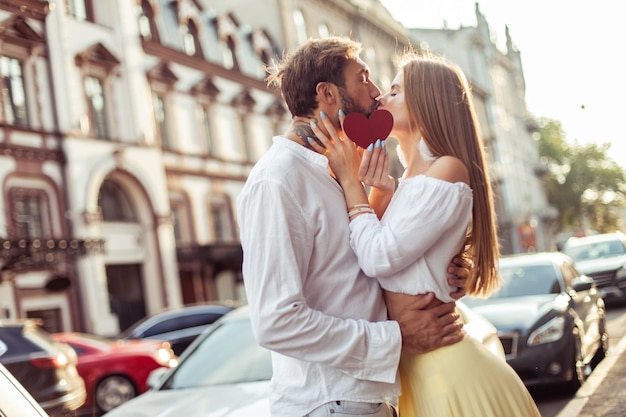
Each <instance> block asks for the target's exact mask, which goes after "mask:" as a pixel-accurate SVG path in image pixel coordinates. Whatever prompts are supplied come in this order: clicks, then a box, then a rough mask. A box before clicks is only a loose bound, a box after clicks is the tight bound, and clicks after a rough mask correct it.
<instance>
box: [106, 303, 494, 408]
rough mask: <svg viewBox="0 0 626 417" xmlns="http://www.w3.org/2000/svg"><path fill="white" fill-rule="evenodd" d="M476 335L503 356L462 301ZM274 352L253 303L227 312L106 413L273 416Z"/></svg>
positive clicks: (487, 328) (491, 332) (488, 325)
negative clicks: (254, 320) (261, 333)
mask: <svg viewBox="0 0 626 417" xmlns="http://www.w3.org/2000/svg"><path fill="white" fill-rule="evenodd" d="M459 313H460V314H461V316H462V317H463V318H464V320H466V325H465V329H466V331H467V333H468V334H469V335H470V336H471V337H475V338H477V339H478V340H480V341H481V342H482V343H483V344H485V345H486V346H487V347H488V348H489V349H490V350H491V351H492V352H494V354H496V355H498V356H499V357H501V358H502V360H505V359H504V351H503V349H502V344H501V343H500V340H499V339H498V336H497V333H496V329H495V327H494V326H493V325H491V323H489V322H488V321H486V320H485V319H484V318H482V317H480V316H478V315H477V314H475V313H473V312H472V311H470V310H469V309H468V308H467V307H465V306H464V305H462V303H459ZM271 377H272V364H271V357H270V352H269V351H268V350H266V349H264V348H261V347H260V346H258V345H257V344H256V342H255V340H254V336H253V334H252V328H251V324H250V317H249V314H248V307H247V306H244V307H240V308H238V309H237V310H234V311H233V312H231V313H228V314H226V315H225V316H224V317H222V318H221V319H220V320H219V321H217V322H216V323H215V325H214V326H213V327H212V328H211V329H210V330H209V331H208V332H205V333H204V334H203V335H201V336H200V337H198V339H196V340H195V341H194V343H193V344H192V345H191V346H189V348H188V349H187V350H186V351H185V353H184V354H183V355H182V356H181V358H180V362H179V364H178V366H177V367H176V368H173V369H172V370H171V371H167V370H165V369H164V368H163V369H157V370H155V371H153V373H152V374H151V376H150V381H151V382H150V384H151V385H153V386H154V389H153V390H151V391H148V392H146V393H144V394H141V395H140V396H138V397H136V398H134V399H132V400H130V401H128V402H126V403H124V404H122V405H121V406H119V407H117V408H115V409H114V410H112V411H110V412H108V413H107V414H105V415H104V417H154V416H159V417H178V416H185V417H214V416H215V417H217V416H219V417H250V416H255V417H269V416H270V410H269V400H268V396H269V380H270V378H271Z"/></svg>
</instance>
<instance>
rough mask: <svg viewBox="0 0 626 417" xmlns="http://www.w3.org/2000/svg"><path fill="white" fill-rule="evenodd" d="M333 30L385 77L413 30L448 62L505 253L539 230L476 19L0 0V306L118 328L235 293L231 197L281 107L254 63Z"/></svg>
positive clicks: (498, 76) (510, 65) (506, 72)
mask: <svg viewBox="0 0 626 417" xmlns="http://www.w3.org/2000/svg"><path fill="white" fill-rule="evenodd" d="M477 16H480V14H479V13H478V11H477ZM481 18H482V17H481ZM329 35H343V36H352V37H354V38H356V39H358V40H360V41H361V42H362V43H363V45H364V52H363V58H364V60H365V61H366V62H367V63H368V64H369V65H370V67H371V70H372V79H373V80H374V81H375V82H376V83H377V84H378V85H379V86H380V87H381V88H382V89H383V90H385V89H387V88H388V87H389V85H390V83H391V80H392V79H393V77H394V76H395V73H396V67H395V60H396V57H397V56H398V55H399V54H400V53H401V52H402V51H403V50H404V49H405V48H406V47H407V46H409V45H416V46H420V44H421V43H422V42H424V41H426V42H428V44H429V47H430V49H432V50H434V51H435V52H441V53H444V54H446V55H449V56H450V57H451V58H452V59H453V60H455V61H457V62H459V64H460V65H461V66H462V67H463V69H464V70H465V71H466V73H467V74H468V76H469V78H470V80H471V82H472V85H473V88H474V95H475V98H476V102H477V111H478V114H479V117H480V120H481V124H482V126H483V129H484V133H485V137H486V139H487V144H488V146H489V147H490V149H492V152H491V153H490V155H491V158H492V159H493V161H492V165H493V167H494V179H495V182H496V193H497V195H498V215H499V216H498V219H499V223H500V232H501V235H502V240H503V244H504V248H505V250H504V252H519V251H523V250H524V249H526V250H527V249H528V248H525V247H523V246H520V241H519V236H520V235H519V233H521V232H520V231H521V229H520V227H521V226H523V225H529V226H530V227H531V228H532V230H531V231H532V232H533V233H534V235H533V236H535V237H536V238H535V241H534V243H532V244H533V245H535V246H536V248H537V249H542V248H543V247H545V246H546V245H547V243H548V242H547V239H548V238H547V236H546V235H544V233H543V232H544V230H542V228H543V227H544V222H546V221H549V215H550V214H551V213H550V211H549V207H547V204H546V203H545V197H544V196H543V194H542V191H541V184H540V182H539V178H538V177H537V176H536V175H535V173H536V170H535V168H537V167H538V166H537V160H538V158H537V155H536V150H535V148H533V146H532V140H531V131H532V129H529V126H531V125H530V124H529V122H528V120H529V118H528V116H527V114H526V110H525V104H524V101H523V90H524V85H523V73H522V72H521V60H520V58H519V53H517V52H516V51H514V50H513V51H512V52H509V53H508V54H502V53H499V52H497V51H496V50H495V48H494V47H493V45H492V44H491V43H490V42H489V33H488V29H486V22H484V21H482V20H479V24H478V26H477V27H476V28H462V29H459V30H458V31H444V30H442V31H438V32H437V31H433V32H430V31H420V30H412V31H409V30H408V29H406V28H404V27H403V26H402V25H401V24H400V23H398V22H397V21H395V20H394V19H393V18H392V17H391V15H390V14H389V13H388V11H387V10H386V9H385V8H384V7H383V6H382V5H381V4H380V2H379V1H378V0H267V1H263V2H259V1H252V0H229V1H228V2H225V1H221V0H219V1H218V0H111V1H106V2H105V1H100V0H50V1H39V0H0V73H1V76H2V78H1V85H0V88H1V92H2V94H1V95H0V106H1V107H0V184H1V190H2V194H0V219H2V220H0V317H9V318H15V317H39V318H42V320H43V322H44V326H45V327H46V328H47V329H48V330H51V331H69V330H80V331H86V332H90V333H95V334H99V335H103V336H114V335H116V334H117V333H118V332H119V331H121V330H123V329H125V328H126V327H128V326H129V325H130V324H132V323H133V322H134V321H136V320H138V319H140V318H142V317H144V316H145V315H148V314H152V313H154V312H156V311H159V310H162V309H164V308H167V307H175V306H180V305H183V304H192V303H206V302H214V301H220V302H229V301H233V302H243V301H245V300H244V298H245V295H244V291H243V282H242V277H241V262H242V252H241V246H240V244H239V242H238V231H237V225H236V223H235V219H236V213H235V212H234V210H235V204H234V202H235V200H236V197H237V195H238V193H239V191H240V190H241V188H242V187H243V184H244V182H245V179H246V178H247V175H248V172H249V171H250V169H251V168H252V166H253V165H254V163H255V162H256V161H257V160H258V159H259V157H260V156H261V155H262V154H263V153H264V152H265V151H266V149H267V148H268V147H269V146H270V144H271V138H272V136H273V135H275V134H278V133H281V132H282V131H283V130H284V129H285V127H286V126H287V124H288V122H289V119H290V115H289V114H288V112H287V110H286V108H285V106H284V103H283V101H282V99H281V97H280V95H279V94H278V93H277V92H276V91H273V90H272V89H269V88H268V87H267V86H266V83H265V80H264V79H265V76H266V72H265V67H264V66H265V64H269V63H271V61H272V60H273V59H276V58H278V57H280V56H281V55H282V54H283V53H284V52H285V51H288V50H290V49H293V48H295V47H296V46H297V45H299V44H301V43H302V42H304V41H305V40H306V39H308V38H310V37H324V36H329ZM424 45H425V44H424ZM424 45H422V46H424ZM390 150H392V151H393V148H392V149H390ZM504 167H506V169H504ZM539 168H540V167H539ZM539 171H540V170H539ZM400 173H401V172H400V168H399V167H398V166H397V165H396V166H395V168H394V172H393V175H395V176H399V175H400ZM546 219H547V220H546Z"/></svg>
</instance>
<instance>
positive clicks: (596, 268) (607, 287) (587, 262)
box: [561, 232, 626, 304]
mask: <svg viewBox="0 0 626 417" xmlns="http://www.w3.org/2000/svg"><path fill="white" fill-rule="evenodd" d="M561 252H563V253H565V254H566V255H568V256H569V257H570V258H572V259H573V260H574V262H576V265H577V267H578V269H579V270H580V271H581V272H583V273H584V274H586V275H588V276H590V277H591V278H593V280H594V281H595V283H596V286H597V287H598V289H599V290H600V293H601V294H602V297H603V298H604V300H605V301H606V302H607V304H608V303H611V302H625V301H626V236H625V235H624V234H623V233H621V232H615V233H603V234H599V235H592V236H583V237H571V238H569V239H568V240H567V241H566V242H565V243H564V244H563V247H562V249H561Z"/></svg>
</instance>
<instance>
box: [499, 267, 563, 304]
mask: <svg viewBox="0 0 626 417" xmlns="http://www.w3.org/2000/svg"><path fill="white" fill-rule="evenodd" d="M499 272H500V277H501V278H502V281H501V284H502V285H501V286H500V289H499V290H498V291H497V292H495V293H493V294H492V295H490V296H489V298H490V299H493V298H509V297H523V296H526V295H539V294H558V293H559V292H560V286H559V281H558V278H557V276H556V270H555V268H554V267H553V266H552V265H524V266H520V265H501V266H500V268H499Z"/></svg>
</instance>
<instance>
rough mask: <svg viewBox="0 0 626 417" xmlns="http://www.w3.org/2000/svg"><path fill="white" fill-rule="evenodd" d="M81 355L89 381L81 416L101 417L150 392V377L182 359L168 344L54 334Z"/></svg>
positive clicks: (82, 373)
mask: <svg viewBox="0 0 626 417" xmlns="http://www.w3.org/2000/svg"><path fill="white" fill-rule="evenodd" d="M52 336H53V337H54V338H55V339H56V340H58V341H60V342H64V343H67V344H68V345H70V346H71V347H72V348H73V349H74V350H75V351H76V354H77V355H78V364H77V366H76V368H77V369H78V373H79V374H80V376H81V377H82V378H83V379H84V381H85V388H86V390H87V399H86V401H85V403H84V404H83V406H82V407H81V408H80V409H79V410H77V411H78V413H79V414H83V413H87V414H88V415H98V414H100V413H105V412H107V411H110V410H112V409H113V408H115V407H117V406H118V405H120V404H122V403H124V402H126V401H128V400H130V399H131V398H133V397H136V396H137V395H139V394H141V393H143V392H145V391H147V389H148V386H147V384H146V381H147V379H148V374H149V373H150V372H151V371H153V370H154V369H157V368H161V367H167V368H169V367H173V366H176V364H177V363H178V357H177V356H176V355H175V354H174V352H173V351H172V348H171V346H170V344H169V343H168V342H163V341H157V340H129V341H124V340H113V341H112V340H108V339H104V338H102V337H98V336H95V335H91V334H85V333H54V334H53V335H52Z"/></svg>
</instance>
